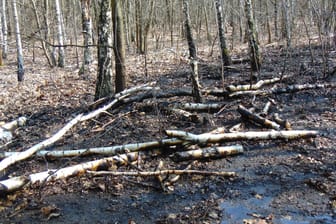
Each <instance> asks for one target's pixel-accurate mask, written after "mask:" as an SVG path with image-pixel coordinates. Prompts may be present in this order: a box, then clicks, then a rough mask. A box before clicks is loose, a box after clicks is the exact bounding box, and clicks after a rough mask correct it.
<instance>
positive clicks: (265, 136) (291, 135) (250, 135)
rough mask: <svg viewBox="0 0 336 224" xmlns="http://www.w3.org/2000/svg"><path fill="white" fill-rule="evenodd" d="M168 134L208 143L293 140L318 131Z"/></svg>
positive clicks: (310, 135)
mask: <svg viewBox="0 0 336 224" xmlns="http://www.w3.org/2000/svg"><path fill="white" fill-rule="evenodd" d="M165 132H166V134H167V135H168V136H169V137H175V138H179V139H181V140H184V141H188V142H193V143H199V144H207V143H219V142H225V141H240V140H272V139H283V140H292V139H298V138H310V137H316V136H317V135H318V134H319V132H318V131H307V130H302V131H300V130H293V131H251V132H235V133H224V134H209V133H205V134H200V135H195V134H192V133H189V132H185V131H176V130H166V131H165Z"/></svg>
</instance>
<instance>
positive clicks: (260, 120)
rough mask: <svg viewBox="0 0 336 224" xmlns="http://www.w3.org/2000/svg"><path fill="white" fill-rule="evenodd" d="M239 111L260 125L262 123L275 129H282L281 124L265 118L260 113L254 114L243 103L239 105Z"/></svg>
mask: <svg viewBox="0 0 336 224" xmlns="http://www.w3.org/2000/svg"><path fill="white" fill-rule="evenodd" d="M238 112H239V113H240V114H241V116H242V117H245V118H247V119H249V120H251V121H253V122H255V123H257V124H259V125H262V126H264V127H268V128H272V129H275V130H280V125H279V124H277V123H275V122H273V121H271V120H269V119H266V118H263V117H261V116H259V115H258V114H254V113H252V112H250V111H249V110H248V109H246V108H245V107H244V106H243V105H239V106H238Z"/></svg>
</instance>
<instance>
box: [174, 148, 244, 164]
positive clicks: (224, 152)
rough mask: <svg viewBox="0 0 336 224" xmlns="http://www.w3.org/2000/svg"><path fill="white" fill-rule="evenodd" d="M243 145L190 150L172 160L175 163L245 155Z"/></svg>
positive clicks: (179, 153)
mask: <svg viewBox="0 0 336 224" xmlns="http://www.w3.org/2000/svg"><path fill="white" fill-rule="evenodd" d="M243 151H244V149H243V146H242V145H232V146H218V147H209V148H203V149H196V150H189V151H183V152H176V153H174V154H173V155H172V156H171V158H172V159H173V160H174V161H185V160H196V159H212V158H223V157H226V156H233V155H238V154H241V153H243Z"/></svg>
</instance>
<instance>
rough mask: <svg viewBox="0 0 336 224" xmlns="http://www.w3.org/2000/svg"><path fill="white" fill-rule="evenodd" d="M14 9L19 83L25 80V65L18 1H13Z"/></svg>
mask: <svg viewBox="0 0 336 224" xmlns="http://www.w3.org/2000/svg"><path fill="white" fill-rule="evenodd" d="M12 7H13V15H14V16H13V18H14V23H15V37H16V50H17V66H18V70H17V79H18V81H19V82H22V81H23V80H24V65H23V53H22V43H21V35H20V24H19V18H18V13H17V9H16V0H13V1H12Z"/></svg>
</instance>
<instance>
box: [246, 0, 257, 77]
mask: <svg viewBox="0 0 336 224" xmlns="http://www.w3.org/2000/svg"><path fill="white" fill-rule="evenodd" d="M245 13H246V19H247V29H248V42H249V47H250V61H251V69H252V71H253V72H259V71H260V67H261V55H260V50H259V43H258V34H257V30H256V27H255V24H254V22H255V21H254V18H253V13H252V5H251V0H245Z"/></svg>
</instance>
